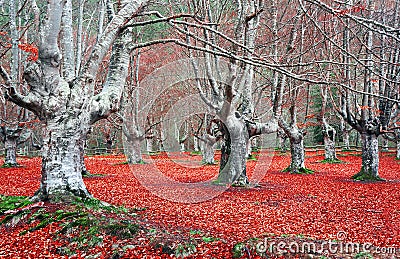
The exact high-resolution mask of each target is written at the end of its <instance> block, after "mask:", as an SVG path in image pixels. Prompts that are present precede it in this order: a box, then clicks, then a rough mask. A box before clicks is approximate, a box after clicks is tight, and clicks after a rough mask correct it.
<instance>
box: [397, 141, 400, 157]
mask: <svg viewBox="0 0 400 259" xmlns="http://www.w3.org/2000/svg"><path fill="white" fill-rule="evenodd" d="M396 147H397V148H396V150H397V151H396V159H398V160H400V139H397V141H396Z"/></svg>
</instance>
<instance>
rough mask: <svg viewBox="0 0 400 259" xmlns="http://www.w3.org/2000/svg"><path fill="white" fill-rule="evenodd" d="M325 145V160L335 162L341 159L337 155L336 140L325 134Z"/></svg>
mask: <svg viewBox="0 0 400 259" xmlns="http://www.w3.org/2000/svg"><path fill="white" fill-rule="evenodd" d="M324 147H325V161H327V162H333V161H338V160H339V159H338V158H337V156H336V149H335V141H333V140H332V139H331V138H330V137H329V136H327V135H324Z"/></svg>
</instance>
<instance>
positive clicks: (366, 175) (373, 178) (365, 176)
mask: <svg viewBox="0 0 400 259" xmlns="http://www.w3.org/2000/svg"><path fill="white" fill-rule="evenodd" d="M351 179H353V180H355V181H370V182H377V181H386V180H385V179H383V178H381V177H379V175H375V174H372V173H371V172H365V171H364V170H362V171H360V172H359V173H357V174H355V175H353V176H352V177H351Z"/></svg>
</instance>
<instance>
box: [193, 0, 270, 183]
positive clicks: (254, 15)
mask: <svg viewBox="0 0 400 259" xmlns="http://www.w3.org/2000/svg"><path fill="white" fill-rule="evenodd" d="M234 3H235V4H236V6H235V12H236V13H237V17H236V23H235V24H234V27H233V28H229V29H232V30H233V32H234V33H233V35H231V36H232V38H233V40H234V43H233V45H232V46H231V48H232V49H233V53H234V55H236V56H244V57H246V58H248V59H251V56H252V55H253V53H254V51H255V46H256V38H257V29H258V26H259V22H260V15H261V13H262V10H263V3H262V1H236V2H234ZM197 8H199V9H200V10H201V11H200V13H202V14H203V17H206V18H205V19H206V21H207V22H208V23H209V27H210V28H213V24H215V19H214V17H213V11H212V9H211V5H210V3H209V2H208V1H204V2H202V3H201V5H200V6H197ZM202 36H203V38H204V39H205V40H202V42H204V41H207V42H211V46H210V44H207V43H205V42H204V45H203V47H204V49H205V50H206V53H205V54H204V64H201V65H202V66H201V69H200V68H199V64H198V63H197V62H196V61H195V60H193V62H192V65H193V69H194V71H195V74H196V75H199V76H196V78H197V79H196V86H197V88H198V91H199V94H200V95H201V98H202V100H203V101H204V102H205V103H206V104H207V105H208V106H209V108H210V109H211V110H212V111H213V112H214V113H215V114H216V115H217V116H218V120H214V121H213V122H215V123H216V124H217V125H218V131H219V133H220V134H221V136H222V139H223V142H222V147H221V152H222V154H221V162H220V170H219V175H218V179H217V182H219V183H223V184H224V183H231V184H235V185H239V186H246V185H248V184H249V181H248V178H247V175H246V158H247V154H248V144H249V140H250V138H251V137H253V136H255V135H259V134H263V133H272V132H276V130H277V123H276V120H275V119H274V118H272V119H271V121H270V122H269V123H256V122H254V121H253V113H254V103H253V99H252V98H253V96H252V89H253V80H254V66H253V65H251V64H249V63H245V62H240V61H239V60H237V59H234V58H233V59H231V60H230V61H229V63H228V65H227V66H228V68H227V70H228V72H227V75H226V77H225V78H224V79H223V80H221V74H223V73H224V72H226V71H224V69H223V68H222V65H221V64H220V62H219V59H218V57H217V56H214V55H211V54H209V53H207V50H209V52H213V51H215V50H216V49H217V48H216V47H215V44H216V40H217V39H216V38H217V37H218V36H219V35H218V34H217V33H215V32H214V31H213V30H210V31H207V30H204V32H203V35H202ZM198 37H199V36H196V35H195V34H193V33H190V32H188V33H187V44H188V45H190V44H191V40H190V39H191V38H194V39H195V40H198ZM238 45H239V46H238ZM225 47H227V46H225ZM243 49H246V50H243ZM190 56H191V57H192V58H193V54H191V55H190ZM241 68H243V69H241ZM200 71H205V72H206V78H207V80H206V82H204V81H202V80H200V79H199V78H201V76H200V73H201V72H200ZM207 94H208V96H207ZM212 141H214V140H212ZM210 143H212V142H210ZM210 146H211V145H210Z"/></svg>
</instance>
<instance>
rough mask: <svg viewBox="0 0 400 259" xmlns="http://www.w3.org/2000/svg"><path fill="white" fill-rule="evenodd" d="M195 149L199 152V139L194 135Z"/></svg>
mask: <svg viewBox="0 0 400 259" xmlns="http://www.w3.org/2000/svg"><path fill="white" fill-rule="evenodd" d="M193 149H194V151H195V152H199V140H198V139H197V138H196V137H193Z"/></svg>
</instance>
